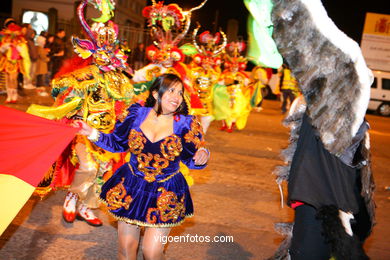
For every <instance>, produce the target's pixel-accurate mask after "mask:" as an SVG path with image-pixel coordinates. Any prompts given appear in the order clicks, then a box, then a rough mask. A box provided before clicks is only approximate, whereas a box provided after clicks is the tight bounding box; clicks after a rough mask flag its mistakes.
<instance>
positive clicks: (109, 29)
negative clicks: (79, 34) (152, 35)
mask: <svg viewBox="0 0 390 260" xmlns="http://www.w3.org/2000/svg"><path fill="white" fill-rule="evenodd" d="M94 1H95V2H93V1H92V0H83V1H82V2H81V4H80V5H79V6H78V8H77V14H78V16H79V19H80V23H81V26H82V27H83V29H84V31H85V32H86V34H87V35H88V36H89V38H90V40H84V39H79V38H76V37H72V43H73V46H74V50H75V52H76V53H77V54H78V55H79V56H80V57H82V58H83V59H87V58H89V57H90V56H92V57H93V60H94V62H95V64H96V65H97V66H98V67H99V69H100V70H102V71H105V72H107V71H112V70H129V66H128V64H127V63H126V60H127V56H126V55H125V54H124V53H123V52H122V51H121V50H120V48H119V41H118V40H117V37H118V26H117V25H116V24H115V23H114V22H112V21H110V19H111V18H112V16H113V15H114V13H113V11H114V8H115V3H114V1H113V0H94ZM88 3H92V4H93V5H94V6H95V8H97V9H98V10H99V11H100V12H101V13H102V15H101V16H100V17H98V18H92V20H93V21H95V23H93V24H92V27H89V25H88V23H87V22H86V21H85V17H84V8H85V6H86V5H87V4H88Z"/></svg>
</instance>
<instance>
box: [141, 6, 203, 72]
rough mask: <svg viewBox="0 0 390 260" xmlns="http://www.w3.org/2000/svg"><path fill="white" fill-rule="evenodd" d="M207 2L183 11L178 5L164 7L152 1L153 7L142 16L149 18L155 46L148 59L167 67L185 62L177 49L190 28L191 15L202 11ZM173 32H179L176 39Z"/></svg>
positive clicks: (149, 52) (150, 49) (145, 9)
mask: <svg viewBox="0 0 390 260" xmlns="http://www.w3.org/2000/svg"><path fill="white" fill-rule="evenodd" d="M206 2H207V0H204V1H203V2H202V3H201V4H200V5H198V6H197V7H194V8H192V9H190V10H189V11H183V10H182V9H181V8H180V7H179V6H178V5H177V4H169V5H164V3H163V2H158V3H156V2H155V1H152V3H153V4H152V5H151V6H147V7H145V8H144V10H143V11H142V14H143V16H144V17H146V18H147V20H148V26H149V27H151V34H152V37H153V38H154V42H153V44H154V45H152V46H149V47H148V48H147V50H146V55H147V57H148V59H150V60H151V61H152V62H153V63H157V64H162V65H163V66H165V67H170V66H172V65H173V64H174V63H175V62H179V61H183V60H184V54H183V53H182V51H181V50H180V49H179V48H177V45H178V44H179V42H180V41H181V40H182V39H183V38H184V36H185V35H186V34H187V32H188V30H189V28H190V24H191V13H192V12H193V11H195V10H198V9H200V8H201V7H202V6H203V5H204V4H205V3H206ZM173 31H175V32H177V35H176V36H175V37H174V35H173Z"/></svg>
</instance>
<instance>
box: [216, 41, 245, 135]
mask: <svg viewBox="0 0 390 260" xmlns="http://www.w3.org/2000/svg"><path fill="white" fill-rule="evenodd" d="M227 49H228V50H229V51H230V52H231V53H232V55H231V56H230V55H225V70H224V71H223V73H222V75H221V79H220V80H219V82H218V84H216V85H215V87H214V97H213V98H214V102H213V105H214V117H215V120H223V121H224V122H226V126H227V128H228V129H232V127H233V125H236V127H237V129H243V128H244V127H245V125H246V122H247V118H248V116H249V113H250V110H251V106H250V97H251V91H250V89H249V88H248V86H249V83H250V80H249V77H248V75H247V74H245V68H246V63H247V60H246V59H245V58H244V57H242V56H240V55H239V54H240V52H242V51H243V50H244V49H245V44H244V43H243V42H232V43H229V44H228V46H227Z"/></svg>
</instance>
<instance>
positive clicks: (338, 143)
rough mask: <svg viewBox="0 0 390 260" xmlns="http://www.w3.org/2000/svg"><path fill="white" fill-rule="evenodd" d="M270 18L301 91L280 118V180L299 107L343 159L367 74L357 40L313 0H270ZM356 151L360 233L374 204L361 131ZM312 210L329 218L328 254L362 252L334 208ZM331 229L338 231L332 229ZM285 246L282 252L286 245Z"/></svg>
mask: <svg viewBox="0 0 390 260" xmlns="http://www.w3.org/2000/svg"><path fill="white" fill-rule="evenodd" d="M272 21H273V24H274V34H273V38H274V40H275V42H276V44H277V47H278V49H279V52H280V53H281V54H282V56H283V57H284V59H285V60H286V62H287V63H288V65H289V66H290V68H291V70H292V72H293V74H294V76H295V77H296V78H297V80H298V81H299V87H300V90H301V91H302V94H303V98H302V100H300V101H299V102H300V103H298V104H295V106H294V108H293V109H292V112H291V113H290V114H289V115H288V117H287V118H286V119H285V120H284V124H285V125H288V126H289V127H290V128H291V135H290V145H289V147H288V148H287V149H285V150H284V151H283V152H282V156H283V157H284V161H285V163H286V164H285V165H284V166H280V167H278V168H277V169H276V170H275V174H276V175H277V182H278V184H280V183H281V182H282V181H283V180H286V181H288V179H289V172H290V168H291V162H292V159H293V156H294V153H295V151H296V149H297V141H298V138H299V132H300V127H301V123H302V117H303V115H304V114H305V113H307V115H308V117H309V118H310V119H311V124H312V126H313V127H314V128H315V129H316V130H317V131H318V133H319V138H320V140H321V142H322V143H323V146H324V148H325V149H326V150H327V151H328V152H330V153H331V154H332V155H334V156H336V157H337V158H339V160H341V161H342V162H344V163H346V162H345V160H344V155H343V153H345V151H346V150H347V149H349V148H350V146H351V145H352V144H353V143H354V138H355V136H356V135H357V133H358V130H359V128H360V126H361V125H362V123H363V121H364V116H365V112H366V108H367V105H368V101H369V96H370V85H371V83H372V80H373V77H372V73H371V71H370V70H369V69H368V68H367V66H366V64H365V61H364V59H363V57H362V54H361V51H360V48H359V46H358V44H357V43H356V42H354V41H353V40H351V39H350V38H348V37H347V36H346V35H345V34H344V33H343V32H341V31H340V30H339V29H338V28H337V27H336V25H335V24H334V23H333V22H332V21H331V20H330V18H329V17H328V16H327V14H326V11H325V9H324V8H323V6H322V4H321V2H320V1H319V0H293V1H285V0H275V1H274V8H273V12H272ZM303 99H304V100H303ZM361 154H362V157H363V158H361V165H359V166H358V167H359V168H360V174H361V184H362V188H361V194H360V195H361V196H362V197H363V198H364V202H365V207H366V208H367V211H368V218H369V222H370V223H371V224H370V227H369V228H368V230H367V232H366V234H365V235H363V237H362V238H361V239H364V238H365V237H366V236H368V234H369V233H370V231H371V228H372V226H373V225H374V208H375V205H374V201H373V190H374V182H373V177H372V174H371V167H370V166H371V165H370V155H369V137H368V133H367V132H366V134H365V138H364V140H363V142H362V146H361ZM346 164H347V163H346ZM347 165H349V164H347ZM354 166H355V165H354ZM317 210H318V212H319V215H318V216H322V219H324V216H328V217H325V219H327V218H328V219H333V220H332V221H323V225H324V227H325V226H327V228H325V229H324V231H325V233H324V236H325V237H326V239H327V240H328V241H329V242H330V244H331V248H332V255H333V256H334V257H336V259H366V256H365V254H364V252H362V251H360V250H361V245H359V244H357V243H358V242H357V241H356V239H355V240H354V241H352V240H351V239H352V237H351V236H348V235H347V233H346V232H345V231H344V230H343V229H342V227H341V226H340V223H339V220H340V219H339V218H338V216H337V214H335V213H334V209H332V208H326V209H323V208H322V209H317ZM336 210H337V209H336ZM332 212H333V213H332ZM329 216H330V217H329ZM329 226H331V227H329ZM335 230H336V231H337V232H341V234H343V235H340V233H338V234H337V233H335V232H334V231H335ZM353 238H355V235H354V237H353ZM351 241H352V242H351ZM332 242H334V243H332ZM286 243H287V242H286ZM287 244H288V243H287ZM340 245H344V246H345V247H343V246H340ZM347 246H348V247H347ZM353 248H355V249H356V250H355V249H353ZM285 249H286V251H285V253H286V254H287V249H288V247H285ZM348 250H349V251H350V252H351V253H350V254H349V255H348V257H347V256H346V255H345V254H346V253H345V252H346V251H348ZM283 257H286V255H284V256H281V254H280V252H279V253H278V256H277V255H275V256H274V258H273V259H284V258H283Z"/></svg>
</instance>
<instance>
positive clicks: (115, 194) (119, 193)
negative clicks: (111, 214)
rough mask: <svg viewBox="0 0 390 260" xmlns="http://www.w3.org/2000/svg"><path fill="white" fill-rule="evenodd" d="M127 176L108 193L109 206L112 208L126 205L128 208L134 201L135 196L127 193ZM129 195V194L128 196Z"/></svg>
mask: <svg viewBox="0 0 390 260" xmlns="http://www.w3.org/2000/svg"><path fill="white" fill-rule="evenodd" d="M124 181H125V178H122V181H121V182H120V183H119V184H117V185H116V186H115V187H113V188H111V189H110V190H109V191H108V192H107V195H106V199H107V203H108V205H107V207H108V209H110V210H116V209H120V208H122V207H124V208H125V209H126V210H128V209H129V207H130V203H131V202H132V201H133V198H132V197H131V196H130V195H127V191H126V189H125V187H124V186H123V182H124ZM126 195H127V196H126Z"/></svg>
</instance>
